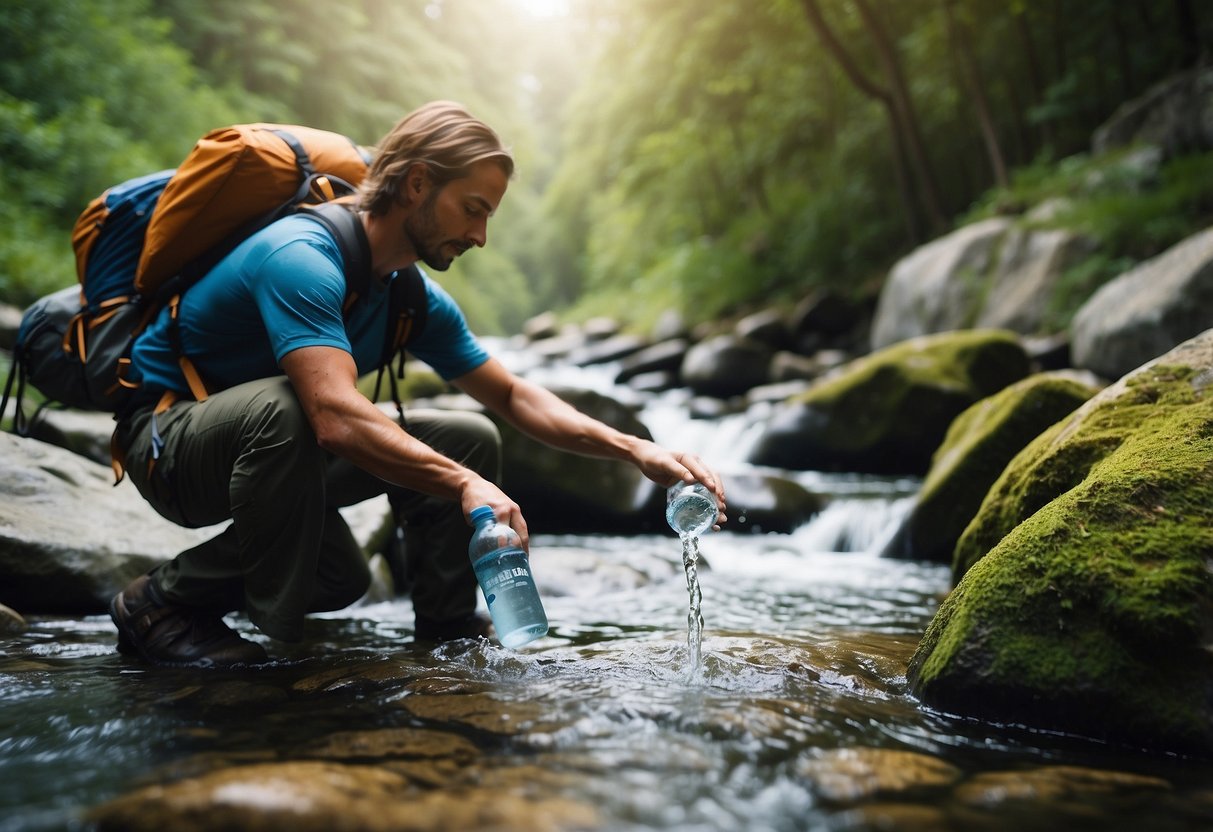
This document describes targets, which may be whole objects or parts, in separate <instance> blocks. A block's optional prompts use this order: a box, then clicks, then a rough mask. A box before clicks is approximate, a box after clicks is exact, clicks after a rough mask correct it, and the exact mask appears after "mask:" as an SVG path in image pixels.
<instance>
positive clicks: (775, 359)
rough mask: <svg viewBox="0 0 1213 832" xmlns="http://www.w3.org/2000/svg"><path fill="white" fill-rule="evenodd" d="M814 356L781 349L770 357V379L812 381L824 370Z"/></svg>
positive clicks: (777, 382)
mask: <svg viewBox="0 0 1213 832" xmlns="http://www.w3.org/2000/svg"><path fill="white" fill-rule="evenodd" d="M825 369H826V368H825V367H824V366H823V365H822V363H821V362H820V361H818V360H817V359H816V358H814V357H811V356H807V355H800V354H799V353H794V352H788V351H787V350H781V351H779V352H777V353H775V354H774V355H773V356H772V357H771V381H772V382H773V383H775V384H779V383H780V382H784V381H812V380H813V379H815V378H817V377H818V376H820V375H821V374H822V373H823V372H825Z"/></svg>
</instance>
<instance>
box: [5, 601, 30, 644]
mask: <svg viewBox="0 0 1213 832" xmlns="http://www.w3.org/2000/svg"><path fill="white" fill-rule="evenodd" d="M28 628H29V625H28V624H27V623H25V619H24V618H22V617H21V613H19V612H17V611H16V610H15V609H13V608H12V607H6V606H5V605H4V604H0V635H6V636H11V635H17V634H19V633H24V632H25V631H26V629H28Z"/></svg>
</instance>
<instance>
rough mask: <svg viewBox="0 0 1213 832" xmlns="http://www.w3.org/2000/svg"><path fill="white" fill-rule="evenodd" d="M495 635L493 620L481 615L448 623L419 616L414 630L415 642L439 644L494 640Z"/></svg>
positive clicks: (464, 617) (477, 614)
mask: <svg viewBox="0 0 1213 832" xmlns="http://www.w3.org/2000/svg"><path fill="white" fill-rule="evenodd" d="M495 635H496V631H495V630H494V629H493V621H492V619H490V618H489V617H488V616H485V615H480V614H479V613H471V614H470V615H465V616H461V617H459V618H453V619H449V620H447V621H437V620H435V619H433V618H426V617H425V616H422V615H419V616H417V619H416V624H415V626H414V629H413V640H414V641H430V642H436V643H439V644H441V643H442V642H444V641H454V640H455V639H458V638H493V636H495Z"/></svg>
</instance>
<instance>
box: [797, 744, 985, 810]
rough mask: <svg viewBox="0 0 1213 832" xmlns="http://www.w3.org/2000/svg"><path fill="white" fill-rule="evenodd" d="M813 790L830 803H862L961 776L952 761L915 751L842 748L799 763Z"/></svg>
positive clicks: (944, 785) (934, 787)
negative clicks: (948, 761) (947, 761)
mask: <svg viewBox="0 0 1213 832" xmlns="http://www.w3.org/2000/svg"><path fill="white" fill-rule="evenodd" d="M797 770H798V772H799V773H800V775H801V776H803V777H805V778H807V779H808V780H809V781H810V783H811V784H812V786H813V791H814V793H815V794H817V796H818V797H820V798H821V799H822V800H824V801H826V802H828V803H859V802H861V801H867V800H871V799H872V798H875V797H885V798H888V797H906V796H911V795H914V794H921V793H923V792H927V791H940V790H943V789H946V788H948V787H950V786H951V785H952V784H953V783H955V782H957V781H958V780H960V777H961V772H960V769H958V768H957V767H956V766H954V765H952V764H951V763H946V762H944V761H943V760H940V759H937V758H935V757H931V756H928V755H926V754H919V753H917V752H914V751H898V750H895V749H888V748H839V749H834V750H832V751H827V752H826V753H824V754H822V755H821V756H820V757H815V758H813V759H809V760H804V761H802V762H801V763H800V765H799V766H798V769H797Z"/></svg>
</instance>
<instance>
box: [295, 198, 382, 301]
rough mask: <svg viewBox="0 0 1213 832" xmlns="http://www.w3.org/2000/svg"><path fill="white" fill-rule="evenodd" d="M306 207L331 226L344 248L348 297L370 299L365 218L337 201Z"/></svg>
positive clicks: (340, 245)
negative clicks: (362, 218)
mask: <svg viewBox="0 0 1213 832" xmlns="http://www.w3.org/2000/svg"><path fill="white" fill-rule="evenodd" d="M303 210H305V211H307V213H308V214H309V215H311V216H313V217H315V218H316V219H317V220H319V221H320V223H321V224H322V225H324V226H325V227H326V228H327V229H328V230H329V233H330V234H332V235H333V238H334V239H335V240H336V241H337V247H338V248H340V249H341V262H342V266H343V270H344V271H345V291H346V297H347V298H348V297H349V296H350V295H351V294H352V295H355V296H356V301H358V302H361V301H364V300H366V298H367V296H368V295H369V294H370V291H371V242H370V240H368V239H367V236H366V229H365V228H363V227H362V220H360V219H359V218H358V215H357V214H356V213H355V212H354V210H353V209H352V208H350V207H348V206H346V205H344V204H341V203H336V202H326V203H324V204H322V205H309V206H306V207H305V208H304V209H303Z"/></svg>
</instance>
